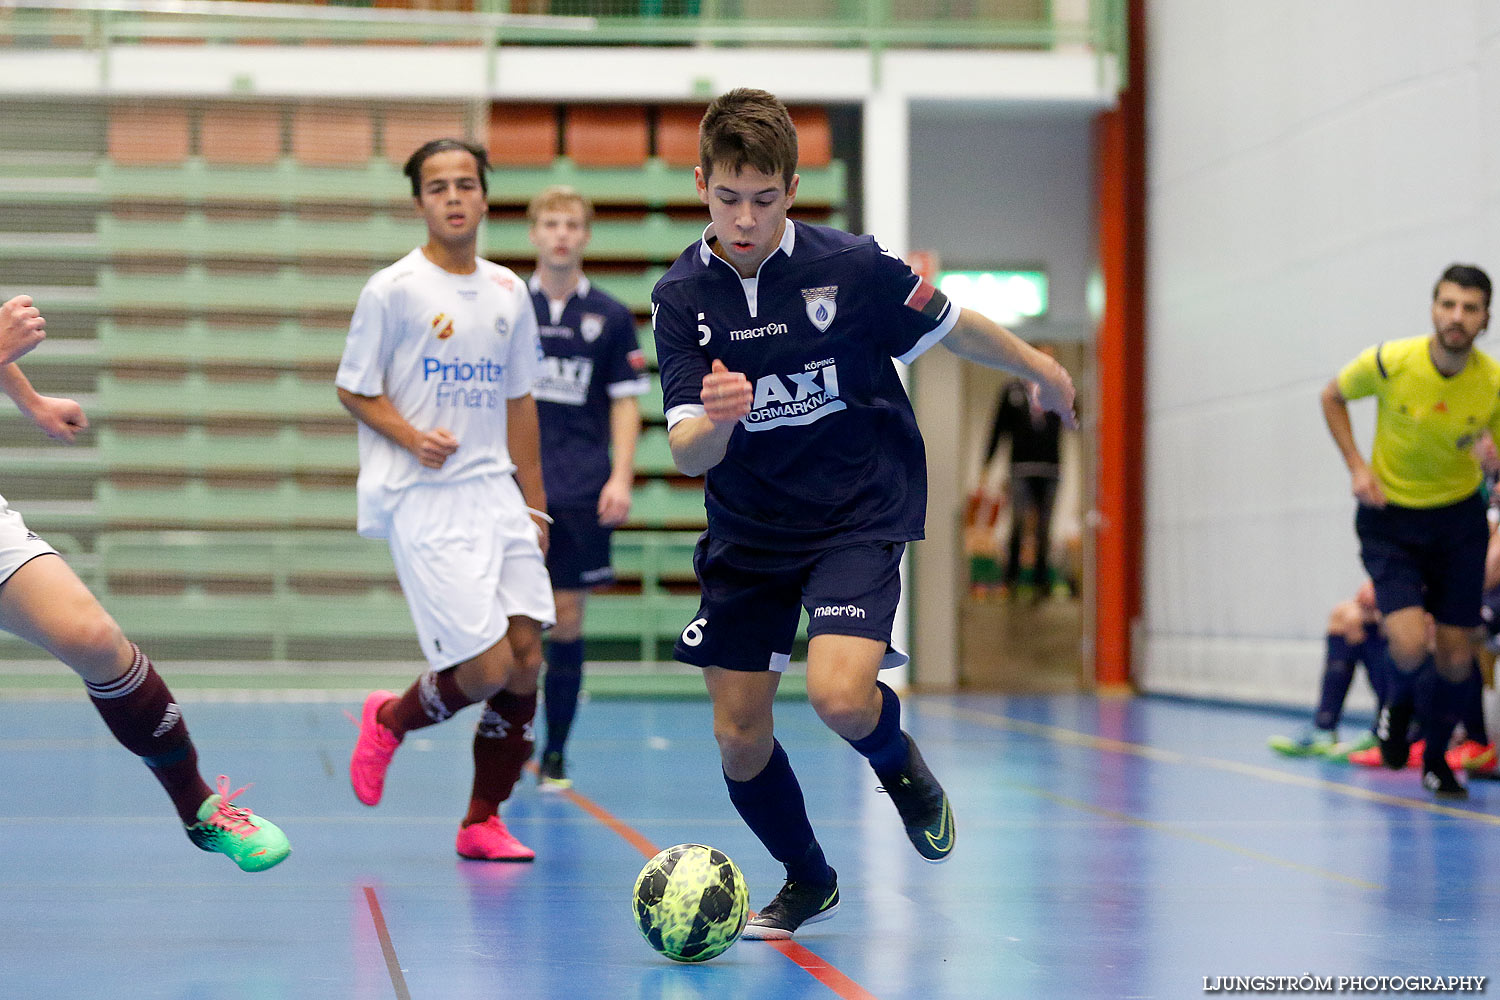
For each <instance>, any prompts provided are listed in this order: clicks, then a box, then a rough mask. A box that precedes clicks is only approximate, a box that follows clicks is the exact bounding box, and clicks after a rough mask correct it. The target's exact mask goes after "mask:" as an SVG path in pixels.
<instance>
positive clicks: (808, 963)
mask: <svg viewBox="0 0 1500 1000" xmlns="http://www.w3.org/2000/svg"><path fill="white" fill-rule="evenodd" d="M563 795H565V796H567V799H568V801H569V802H571V803H573V804H574V805H575V806H577V807H578V808H580V809H582V810H583V811H584V812H586V813H588V814H589V815H590V816H592V817H594V818H595V819H597V820H598V821H599V822H600V823H603V824H604V825H605V826H607V827H609V828H610V829H611V830H613V831H614V832H615V833H617V834H619V835H620V838H621V839H622V840H624V841H625V842H626V843H627V844H629V845H630V846H631V847H634V848H635V849H636V850H637V851H640V852H641V854H642V856H644V857H646V858H648V859H649V858H654V857H656V855H657V854H658V853H659V852H660V850H661V848H659V847H657V846H656V845H654V844H652V843H651V841H649V840H647V839H646V838H645V837H644V836H642V835H641V833H640V832H639V831H637V830H634V829H632V828H631V827H630V825H629V824H627V823H625V822H623V821H621V820H619V819H617V818H616V817H615V816H613V815H612V814H611V813H610V812H609V810H607V809H605V808H604V807H603V806H601V805H599V804H598V803H597V802H594V801H593V800H592V799H589V798H586V797H585V796H583V795H580V794H578V793H577V792H575V791H573V790H572V789H571V788H569V789H566V790H564V791H563ZM752 916H753V914H752ZM765 943H766V944H768V945H770V946H771V947H773V948H775V949H776V950H777V951H779V952H781V953H782V954H783V955H785V956H786V957H787V958H788V959H790V960H791V961H792V963H793V964H794V965H796V966H797V967H798V968H800V969H801V970H802V971H803V972H805V973H807V974H808V975H809V976H812V977H813V978H814V979H816V980H817V981H818V982H820V983H822V984H823V985H824V986H826V987H828V989H829V990H830V991H831V992H832V993H833V995H834V996H836V997H840V998H842V1000H876V997H875V994H873V993H871V992H870V991H868V990H866V989H865V988H864V987H863V986H861V985H859V984H858V983H856V982H855V981H854V980H852V979H850V978H849V977H848V976H846V975H844V974H843V973H842V972H840V971H839V970H838V969H836V968H834V967H833V966H832V965H829V964H828V963H827V962H825V961H824V960H823V959H822V958H820V957H819V956H818V955H816V954H814V953H813V952H811V951H808V950H807V949H806V948H804V947H802V945H800V944H797V943H796V942H795V941H767V942H765Z"/></svg>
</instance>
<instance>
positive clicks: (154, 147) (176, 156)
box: [109, 103, 192, 166]
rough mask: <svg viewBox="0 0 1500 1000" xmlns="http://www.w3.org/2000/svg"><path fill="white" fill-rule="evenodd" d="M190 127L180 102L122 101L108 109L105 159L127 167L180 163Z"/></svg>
mask: <svg viewBox="0 0 1500 1000" xmlns="http://www.w3.org/2000/svg"><path fill="white" fill-rule="evenodd" d="M191 137H192V129H191V127H190V125H189V122H188V113H187V108H185V107H183V106H181V105H180V104H165V103H151V104H122V105H117V106H115V107H113V108H111V109H110V111H109V158H110V160H112V161H113V162H115V163H123V164H126V165H130V166H149V165H151V164H166V163H181V162H183V161H184V160H186V159H187V157H188V153H189V152H190V149H191V147H190V142H191Z"/></svg>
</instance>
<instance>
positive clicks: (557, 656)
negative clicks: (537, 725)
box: [542, 639, 583, 754]
mask: <svg viewBox="0 0 1500 1000" xmlns="http://www.w3.org/2000/svg"><path fill="white" fill-rule="evenodd" d="M582 687H583V640H582V639H574V640H573V641H572V642H553V643H552V644H551V645H550V646H548V648H547V674H546V676H545V677H544V678H543V681H542V692H543V694H544V696H545V697H544V703H545V705H546V710H547V742H546V744H545V745H544V746H543V748H542V752H543V753H544V754H547V753H562V749H563V745H564V744H565V743H567V742H568V733H569V731H570V730H572V728H573V716H574V715H576V714H577V712H578V692H579V690H580V689H581V688H582Z"/></svg>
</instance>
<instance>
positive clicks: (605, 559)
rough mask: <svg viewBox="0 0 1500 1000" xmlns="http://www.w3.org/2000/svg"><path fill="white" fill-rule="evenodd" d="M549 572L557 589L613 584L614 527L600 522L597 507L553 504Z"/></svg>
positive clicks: (586, 587) (550, 511)
mask: <svg viewBox="0 0 1500 1000" xmlns="http://www.w3.org/2000/svg"><path fill="white" fill-rule="evenodd" d="M548 513H549V514H551V515H552V530H551V531H550V532H549V535H550V536H551V542H550V544H549V545H548V546H547V573H548V575H549V576H551V577H552V589H553V590H586V589H588V588H589V587H598V586H601V585H603V584H606V583H613V582H614V579H615V571H614V569H613V568H612V567H611V566H610V558H609V543H610V536H611V535H613V534H614V529H613V528H606V527H605V526H604V525H602V524H600V523H599V512H598V510H597V509H596V508H594V507H552V508H551V509H549V510H548Z"/></svg>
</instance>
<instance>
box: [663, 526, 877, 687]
mask: <svg viewBox="0 0 1500 1000" xmlns="http://www.w3.org/2000/svg"><path fill="white" fill-rule="evenodd" d="M905 550H906V544H905V543H904V542H855V543H852V544H849V545H842V546H836V547H834V548H827V549H814V550H811V551H807V552H782V551H776V550H771V549H757V548H749V547H747V546H743V545H735V544H733V543H730V542H721V541H718V540H716V539H713V538H710V537H709V535H708V534H707V533H706V532H705V533H704V535H703V537H702V538H700V539H698V547H697V548H696V549H695V550H694V552H693V570H694V572H695V573H697V575H698V584H699V586H700V587H701V588H702V591H703V597H702V601H701V603H700V604H699V606H698V613H697V614H696V615H694V616H693V620H692V622H690V623H689V624H688V627H687V628H685V629H683V630H682V634H681V635H680V636H678V638H677V644H676V646H675V647H674V648H673V650H672V655H673V657H674V658H675V659H678V660H681V661H682V662H683V663H691V664H693V665H694V666H698V667H710V666H712V667H724V668H725V669H728V670H748V671H759V670H785V669H786V666H787V663H788V662H789V661H790V660H791V653H792V643H793V641H794V640H795V639H796V637H797V621H798V619H799V618H800V617H801V614H802V609H803V608H806V609H807V614H808V626H807V634H808V636H809V637H812V636H817V635H853V636H862V637H864V638H867V639H874V640H876V641H878V642H883V643H885V644H886V656H885V659H884V661H882V662H881V665H880V666H881V669H886V668H888V667H898V666H900V665H902V664H903V663H905V662H906V660H907V658H906V655H905V654H904V653H901V652H899V651H897V650H895V649H892V648H891V646H890V641H891V627H892V625H893V624H894V623H895V620H896V605H897V604H898V603H899V602H900V600H901V554H902V552H904V551H905Z"/></svg>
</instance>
